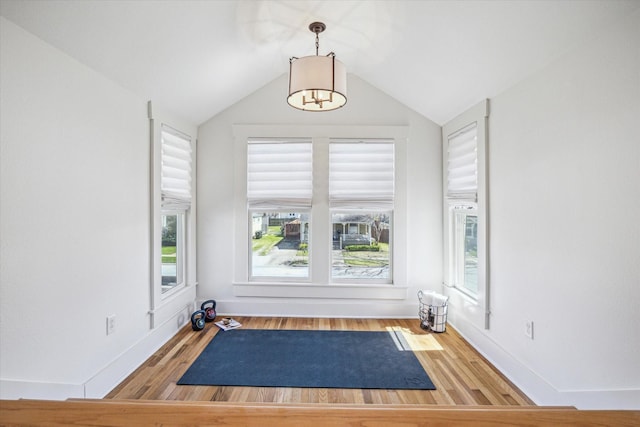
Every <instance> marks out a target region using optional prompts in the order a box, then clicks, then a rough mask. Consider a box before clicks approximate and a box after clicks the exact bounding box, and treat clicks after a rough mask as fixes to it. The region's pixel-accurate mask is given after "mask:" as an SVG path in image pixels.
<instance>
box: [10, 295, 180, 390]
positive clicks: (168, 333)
mask: <svg viewBox="0 0 640 427" xmlns="http://www.w3.org/2000/svg"><path fill="white" fill-rule="evenodd" d="M190 316H191V311H190V307H187V306H185V307H184V308H183V309H182V310H180V311H178V312H176V313H174V314H173V316H171V317H170V318H168V319H167V321H165V322H164V323H162V324H160V325H157V327H156V328H155V329H153V330H152V331H150V332H149V334H147V335H146V336H145V337H144V338H142V339H141V340H140V341H138V342H137V343H135V344H134V345H133V346H131V347H130V348H129V349H127V350H126V351H125V352H123V353H122V354H121V355H120V356H118V357H117V358H115V359H114V360H113V361H112V362H111V363H110V364H109V365H107V366H106V367H104V368H103V369H101V370H100V371H98V372H97V373H96V374H95V375H94V376H93V377H92V378H90V379H89V380H87V381H86V382H85V383H83V384H59V383H47V382H33V381H20V380H7V379H0V399H46V400H65V399H69V398H96V399H100V398H103V397H104V396H105V395H106V394H107V393H109V392H110V391H111V390H112V389H113V388H114V387H115V386H117V385H118V384H119V383H120V382H121V381H123V380H124V379H125V378H126V377H127V376H128V375H129V374H131V373H132V372H133V371H134V370H135V369H136V368H138V366H140V365H141V364H142V363H143V362H144V361H145V360H147V359H148V358H149V357H150V356H151V355H153V353H155V352H156V351H157V350H158V349H159V348H160V347H162V346H163V345H164V344H165V343H166V342H167V341H168V340H169V339H171V338H172V337H173V336H174V335H175V334H176V332H177V331H178V330H179V329H180V328H181V327H183V326H184V325H185V324H186V323H187V322H188V321H189V319H190Z"/></svg>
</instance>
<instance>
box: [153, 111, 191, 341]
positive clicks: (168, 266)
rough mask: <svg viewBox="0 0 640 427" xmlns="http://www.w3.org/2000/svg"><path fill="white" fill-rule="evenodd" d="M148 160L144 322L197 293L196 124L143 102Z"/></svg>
mask: <svg viewBox="0 0 640 427" xmlns="http://www.w3.org/2000/svg"><path fill="white" fill-rule="evenodd" d="M147 115H148V118H149V130H150V133H149V136H150V138H149V139H150V141H149V142H150V144H151V147H150V148H151V150H150V154H151V162H150V165H149V166H150V174H149V178H150V188H149V189H150V192H151V194H150V212H149V218H150V224H149V225H150V231H149V237H150V249H151V252H150V256H149V262H150V272H151V274H150V281H149V282H150V283H149V293H150V295H149V296H150V298H149V309H148V312H147V313H148V315H149V326H150V327H151V329H154V328H156V327H158V326H159V325H164V324H166V322H168V321H169V320H170V319H172V318H174V316H176V313H178V312H180V311H181V310H184V309H185V307H187V306H192V305H193V301H194V300H195V297H196V286H195V285H196V284H197V277H196V270H197V266H196V214H197V212H196V203H197V200H196V199H197V196H196V162H195V152H196V147H197V141H196V135H197V131H198V129H197V128H196V126H195V125H193V124H191V123H188V122H185V121H182V120H180V119H179V118H177V117H175V116H173V115H172V114H170V113H169V112H168V111H165V110H163V109H162V108H159V107H158V106H157V105H155V104H154V103H153V102H152V101H149V102H148V103H147Z"/></svg>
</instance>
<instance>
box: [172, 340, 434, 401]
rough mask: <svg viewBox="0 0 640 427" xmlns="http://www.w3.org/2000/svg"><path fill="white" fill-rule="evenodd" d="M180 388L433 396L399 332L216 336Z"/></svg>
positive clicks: (194, 364) (421, 369)
mask: <svg viewBox="0 0 640 427" xmlns="http://www.w3.org/2000/svg"><path fill="white" fill-rule="evenodd" d="M178 384H179V385H218V386H255V387H313V388H361V389H411V390H435V386H434V385H433V382H432V381H431V379H430V378H429V376H428V375H427V373H426V372H425V370H424V368H423V367H422V365H421V364H420V362H419V361H418V359H417V358H416V356H415V354H414V353H413V351H411V349H410V348H409V346H408V344H407V343H406V342H405V340H404V339H403V337H402V334H401V333H400V332H361V331H298V330H268V329H267V330H266V329H234V330H229V331H219V332H218V333H217V334H216V335H215V337H214V338H213V339H212V340H211V342H210V343H209V344H208V345H207V347H206V348H205V349H204V350H203V352H202V353H201V354H200V356H198V358H197V359H196V360H195V361H194V362H193V364H192V365H191V367H189V369H188V370H187V372H186V373H185V374H184V375H183V376H182V378H181V379H180V380H179V381H178Z"/></svg>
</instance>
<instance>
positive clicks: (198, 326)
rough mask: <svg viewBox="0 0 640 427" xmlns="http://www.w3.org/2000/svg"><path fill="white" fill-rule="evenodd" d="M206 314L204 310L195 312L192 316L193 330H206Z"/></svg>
mask: <svg viewBox="0 0 640 427" xmlns="http://www.w3.org/2000/svg"><path fill="white" fill-rule="evenodd" d="M205 317H206V313H205V311H204V310H198V311H195V312H194V313H193V314H192V315H191V329H193V330H194V331H201V330H203V329H204V324H205Z"/></svg>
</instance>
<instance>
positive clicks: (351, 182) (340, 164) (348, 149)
mask: <svg viewBox="0 0 640 427" xmlns="http://www.w3.org/2000/svg"><path fill="white" fill-rule="evenodd" d="M394 176H395V175H394V143H393V141H389V140H384V141H381V140H375V141H357V142H356V141H353V140H352V141H349V140H346V141H345V140H332V141H331V142H330V144H329V203H330V206H331V207H350V208H375V209H392V208H393V197H394Z"/></svg>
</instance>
